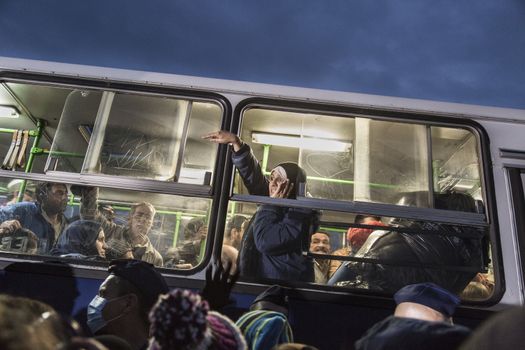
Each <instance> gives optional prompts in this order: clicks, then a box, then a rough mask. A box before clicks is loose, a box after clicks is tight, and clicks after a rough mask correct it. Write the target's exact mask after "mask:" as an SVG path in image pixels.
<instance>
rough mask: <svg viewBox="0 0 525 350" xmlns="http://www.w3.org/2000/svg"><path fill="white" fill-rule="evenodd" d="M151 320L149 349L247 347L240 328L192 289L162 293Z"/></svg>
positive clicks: (234, 349)
mask: <svg viewBox="0 0 525 350" xmlns="http://www.w3.org/2000/svg"><path fill="white" fill-rule="evenodd" d="M149 319H150V322H151V326H150V336H151V339H150V345H149V349H150V350H175V349H177V350H186V349H187V350H190V349H191V350H205V349H217V350H246V342H245V341H244V339H243V337H242V334H241V331H240V330H239V328H237V326H236V325H235V324H234V323H233V322H232V321H231V320H230V319H228V318H227V317H226V316H223V315H221V314H219V313H217V312H214V311H209V307H208V302H207V301H205V300H203V299H201V297H200V295H198V294H196V293H193V292H191V291H189V290H181V289H175V290H172V291H170V292H169V293H167V294H164V295H161V296H160V297H159V300H158V302H157V303H156V304H155V306H154V307H153V309H152V310H151V312H150V314H149Z"/></svg>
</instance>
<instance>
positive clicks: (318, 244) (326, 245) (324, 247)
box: [310, 232, 331, 254]
mask: <svg viewBox="0 0 525 350" xmlns="http://www.w3.org/2000/svg"><path fill="white" fill-rule="evenodd" d="M330 249H331V248H330V237H328V235H327V234H324V233H320V232H317V233H314V234H313V235H312V239H311V240H310V252H312V253H317V254H330Z"/></svg>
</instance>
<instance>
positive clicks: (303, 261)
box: [232, 144, 318, 282]
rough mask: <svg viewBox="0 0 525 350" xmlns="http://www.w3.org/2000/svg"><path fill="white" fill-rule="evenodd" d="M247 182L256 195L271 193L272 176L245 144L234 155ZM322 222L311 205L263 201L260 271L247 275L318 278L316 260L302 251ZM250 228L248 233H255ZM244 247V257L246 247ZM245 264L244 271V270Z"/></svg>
mask: <svg viewBox="0 0 525 350" xmlns="http://www.w3.org/2000/svg"><path fill="white" fill-rule="evenodd" d="M232 161H233V163H234V164H235V166H236V167H237V169H238V171H239V174H240V175H241V178H242V179H243V182H244V185H245V186H246V188H247V189H248V192H249V193H250V194H252V195H259V196H269V191H268V183H269V182H268V179H266V177H265V176H264V175H263V173H262V170H261V166H260V165H259V162H258V161H257V159H256V158H255V157H254V155H253V153H252V152H251V149H250V147H249V146H248V145H247V144H244V145H243V146H242V147H241V149H240V150H239V151H238V152H234V153H233V155H232ZM317 223H318V213H317V212H316V211H313V210H310V209H302V208H286V207H279V206H275V205H261V206H260V207H259V208H258V210H257V212H256V213H255V217H254V220H253V222H252V224H251V225H253V240H254V243H255V247H256V248H257V251H258V252H259V253H260V254H258V256H255V257H253V259H257V262H256V265H257V267H256V274H257V276H247V277H252V278H253V277H256V278H268V279H279V280H294V281H305V282H313V281H314V267H313V261H312V260H311V259H309V258H307V257H305V256H303V254H302V252H303V251H307V250H308V245H309V235H310V234H311V233H312V232H314V230H315V228H316V226H317ZM251 231H252V229H251V228H248V229H247V230H246V233H245V235H249V234H252V233H251ZM243 250H244V249H243V247H241V252H240V255H241V257H240V261H241V262H242V261H243V260H244V259H243V258H244V257H245V254H246V251H243ZM242 268H243V266H242V264H241V273H242Z"/></svg>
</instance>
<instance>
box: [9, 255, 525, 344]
mask: <svg viewBox="0 0 525 350" xmlns="http://www.w3.org/2000/svg"><path fill="white" fill-rule="evenodd" d="M108 273H109V274H108V277H107V278H106V279H105V280H104V281H103V282H102V284H101V285H100V287H99V290H98V293H97V294H96V295H94V296H93V299H92V300H91V302H90V303H89V305H88V307H87V310H86V315H85V317H86V325H87V327H86V328H83V327H82V326H81V325H80V324H79V323H78V322H77V321H75V320H74V319H71V318H70V317H69V315H64V314H61V313H60V312H58V311H57V309H55V308H54V307H53V305H48V304H46V303H44V302H42V301H39V300H36V299H30V298H26V297H20V296H16V295H9V294H0V329H1V331H0V348H1V349H5V350H15V349H16V350H19V349H20V350H23V349H44V350H47V349H58V348H60V349H88V350H107V349H109V350H111V349H116V350H121V349H122V350H123V349H126V350H141V349H148V350H192V349H203V350H204V349H213V350H285V349H302V350H315V349H316V348H317V347H314V346H312V345H306V344H301V343H298V342H296V341H297V340H296V339H295V337H294V325H293V323H291V322H290V313H291V312H293V308H292V307H291V306H290V303H289V294H290V291H291V290H290V289H287V288H284V287H281V286H278V285H274V286H271V287H269V288H268V289H266V290H265V291H263V292H262V293H261V294H260V295H259V296H257V297H256V298H255V299H254V300H253V302H252V303H251V306H250V307H249V308H248V310H246V311H245V312H244V313H243V314H241V315H240V316H239V317H236V318H234V317H232V318H230V317H229V316H227V315H226V314H227V311H228V307H229V306H230V305H231V304H233V303H235V301H234V300H233V299H232V298H231V291H232V288H233V287H234V285H235V283H236V280H237V278H238V275H239V271H237V272H234V273H233V274H232V266H231V264H227V266H226V268H223V266H222V264H221V263H220V262H219V261H216V262H215V263H213V264H212V265H210V266H209V267H208V269H207V271H206V283H205V285H204V287H203V289H202V290H201V291H200V292H196V291H193V290H185V289H178V288H175V289H170V288H169V287H168V285H167V283H166V281H165V279H164V277H163V276H162V275H161V274H160V273H159V272H158V271H157V270H156V269H155V267H154V266H153V265H151V264H149V263H147V262H144V261H141V260H135V259H120V260H115V261H112V262H111V263H110V265H109V268H108ZM393 298H394V301H395V303H396V305H397V306H396V308H395V310H394V312H393V314H392V315H391V316H388V317H387V318H385V319H384V320H382V321H380V322H378V323H377V324H375V325H373V326H372V327H371V328H370V329H368V330H367V331H366V332H365V333H364V334H362V336H361V337H360V338H359V339H358V340H356V341H355V344H354V348H355V349H358V350H383V349H385V350H386V349H423V348H425V349H440V350H443V349H465V350H470V349H482V348H487V349H488V348H493V347H491V346H503V345H504V342H507V341H508V342H509V344H514V346H519V344H521V343H520V342H522V341H523V336H522V332H520V331H519V329H520V327H523V326H524V325H525V310H523V309H522V308H517V309H514V310H510V311H509V312H507V313H502V314H501V315H497V316H495V318H494V320H491V319H489V320H488V322H487V323H486V324H482V325H481V326H480V328H479V329H478V330H476V331H474V332H472V330H471V329H469V328H467V327H465V326H462V325H457V324H454V322H453V319H452V317H453V315H454V312H455V309H456V307H457V306H458V305H459V303H460V298H459V297H458V296H457V295H456V294H455V293H452V292H451V291H449V290H447V289H445V288H442V287H440V286H438V285H436V284H434V283H431V282H425V283H417V284H411V285H407V286H404V287H403V288H401V289H400V290H398V291H397V292H396V293H395V294H394V297H393ZM493 331H495V332H497V333H498V337H496V338H494V337H490V334H491V332H493ZM332 336H336V334H333V335H332ZM488 344H490V345H491V346H489V345H488ZM317 346H319V344H318V345H317ZM321 348H322V344H321Z"/></svg>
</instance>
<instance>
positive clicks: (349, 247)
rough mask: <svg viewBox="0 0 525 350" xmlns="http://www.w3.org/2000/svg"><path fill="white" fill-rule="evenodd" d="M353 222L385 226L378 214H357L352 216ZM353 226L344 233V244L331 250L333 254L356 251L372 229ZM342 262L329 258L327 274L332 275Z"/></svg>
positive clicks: (353, 252) (352, 253) (350, 253)
mask: <svg viewBox="0 0 525 350" xmlns="http://www.w3.org/2000/svg"><path fill="white" fill-rule="evenodd" d="M354 224H360V225H361V224H363V225H376V226H385V224H383V223H382V222H381V217H380V216H372V215H361V214H358V215H356V216H355V218H354ZM356 229H357V228H354V227H350V228H349V229H348V231H347V234H346V246H345V247H343V248H341V249H338V250H336V251H335V252H333V255H339V256H350V255H354V254H355V253H357V251H358V250H359V249H360V248H361V246H362V245H363V243H364V242H365V241H366V239H367V238H368V236H370V234H371V233H372V232H373V230H372V229H369V228H359V229H357V230H356ZM342 263H343V262H342V261H341V260H331V261H330V271H329V276H330V277H332V276H333V274H334V273H335V271H337V269H338V268H339V266H341V264H342Z"/></svg>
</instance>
